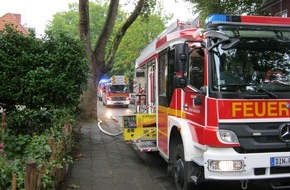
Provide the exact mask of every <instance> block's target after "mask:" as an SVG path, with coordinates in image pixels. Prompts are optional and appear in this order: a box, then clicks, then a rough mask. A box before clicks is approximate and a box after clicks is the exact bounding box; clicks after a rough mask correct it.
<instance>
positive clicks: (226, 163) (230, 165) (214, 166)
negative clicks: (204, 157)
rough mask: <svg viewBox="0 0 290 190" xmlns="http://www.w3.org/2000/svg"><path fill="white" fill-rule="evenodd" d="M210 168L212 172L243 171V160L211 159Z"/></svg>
mask: <svg viewBox="0 0 290 190" xmlns="http://www.w3.org/2000/svg"><path fill="white" fill-rule="evenodd" d="M208 170H209V171H212V172H242V171H243V170H244V161H243V160H209V161H208Z"/></svg>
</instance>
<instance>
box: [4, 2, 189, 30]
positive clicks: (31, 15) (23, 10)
mask: <svg viewBox="0 0 290 190" xmlns="http://www.w3.org/2000/svg"><path fill="white" fill-rule="evenodd" d="M123 1H129V0H123ZM0 2H1V6H0V16H3V15H4V14H6V13H17V14H21V24H23V25H26V26H27V27H32V28H35V30H36V34H37V35H41V34H43V32H44V29H45V26H46V25H47V23H48V21H49V20H52V16H53V14H55V13H57V12H61V11H67V10H68V4H69V3H75V2H76V3H78V2H79V0H1V1H0ZM165 2H166V3H165V4H166V5H164V6H165V8H166V10H168V12H169V13H173V14H174V18H173V19H174V20H176V19H180V20H189V19H190V18H192V17H191V16H190V12H189V10H188V8H187V3H184V2H183V0H177V2H176V0H166V1H165Z"/></svg>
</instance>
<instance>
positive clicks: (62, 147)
mask: <svg viewBox="0 0 290 190" xmlns="http://www.w3.org/2000/svg"><path fill="white" fill-rule="evenodd" d="M5 127H6V115H5V112H2V123H1V129H2V131H1V132H2V134H4V132H5ZM62 130H63V132H64V133H65V134H66V135H65V136H66V138H62V139H61V140H58V141H56V140H55V139H54V138H50V139H49V140H48V144H49V146H50V149H51V150H52V153H51V157H50V159H49V163H53V162H57V163H61V167H59V166H48V164H47V163H45V164H43V166H42V167H41V168H38V167H37V162H36V160H28V161H26V163H25V174H24V186H25V190H41V189H44V188H42V187H41V180H42V176H43V175H44V173H45V172H47V171H50V175H51V176H53V179H54V184H53V186H54V188H53V189H51V190H55V189H58V188H59V186H60V185H61V183H62V182H63V180H64V178H65V176H66V173H67V163H66V162H65V161H63V158H64V157H65V155H66V154H67V153H68V152H71V150H72V126H71V125H70V124H65V125H64V127H63V128H62ZM0 144H1V142H0ZM2 145H3V143H2ZM0 151H1V147H0ZM2 151H3V149H2ZM48 167H50V168H48ZM47 169H49V170H47ZM11 187H12V188H11V189H12V190H17V175H16V174H13V175H12V182H11ZM0 190H1V187H0Z"/></svg>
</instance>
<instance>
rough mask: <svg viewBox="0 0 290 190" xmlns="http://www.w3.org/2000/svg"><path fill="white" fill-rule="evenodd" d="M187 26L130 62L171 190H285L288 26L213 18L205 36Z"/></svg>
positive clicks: (262, 19) (288, 167)
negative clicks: (258, 184)
mask: <svg viewBox="0 0 290 190" xmlns="http://www.w3.org/2000/svg"><path fill="white" fill-rule="evenodd" d="M191 24H192V23H182V22H180V21H177V22H176V23H175V24H174V25H171V26H170V27H169V28H167V29H166V30H165V31H164V32H163V33H162V34H160V35H159V36H158V38H156V39H155V40H154V41H152V42H151V43H150V44H149V45H148V46H147V47H146V48H145V49H144V50H143V51H142V52H141V54H140V56H139V57H138V58H137V60H136V71H138V72H139V73H140V72H143V73H144V75H143V74H142V75H139V77H138V75H136V77H135V80H136V82H137V83H138V84H137V85H136V86H142V87H144V88H145V92H146V105H147V106H148V109H150V106H154V109H151V110H150V111H148V114H150V115H152V114H155V115H156V117H152V118H154V119H155V123H156V131H155V132H156V138H155V142H156V143H155V144H156V150H158V151H159V153H160V155H161V156H162V157H163V158H164V159H165V160H166V161H167V162H168V170H169V173H170V174H172V176H173V177H174V180H175V184H176V187H177V189H199V188H200V185H201V184H202V183H204V182H207V181H211V180H221V181H222V180H235V181H241V188H242V189H246V188H247V185H248V181H250V180H261V179H267V180H268V181H270V182H272V183H271V184H272V186H273V187H274V188H289V187H290V186H289V185H285V184H284V183H282V180H280V179H287V178H288V179H289V178H290V18H281V17H266V16H232V15H224V14H213V15H210V16H209V17H208V18H207V19H206V27H205V28H200V27H199V26H192V25H191ZM268 73H274V74H276V75H279V77H275V78H274V79H272V78H271V77H270V75H269V74H268ZM268 75H269V76H268ZM274 80H275V81H274ZM137 114H138V113H137ZM136 117H138V116H136ZM151 123H152V122H151ZM138 126H139V125H138ZM138 126H137V128H138ZM151 127H152V126H151ZM126 129H127V128H126V126H124V130H126ZM139 142H140V141H139ZM150 145H152V144H150ZM143 146H145V145H144V144H143ZM150 150H153V149H150ZM278 179H279V180H278Z"/></svg>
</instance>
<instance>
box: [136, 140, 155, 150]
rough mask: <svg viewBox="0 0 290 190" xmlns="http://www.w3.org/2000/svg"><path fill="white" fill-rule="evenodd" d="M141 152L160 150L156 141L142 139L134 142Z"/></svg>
mask: <svg viewBox="0 0 290 190" xmlns="http://www.w3.org/2000/svg"><path fill="white" fill-rule="evenodd" d="M134 144H135V145H136V147H137V148H138V149H139V151H140V152H154V151H158V148H157V146H156V142H155V141H140V142H136V143H134Z"/></svg>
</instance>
